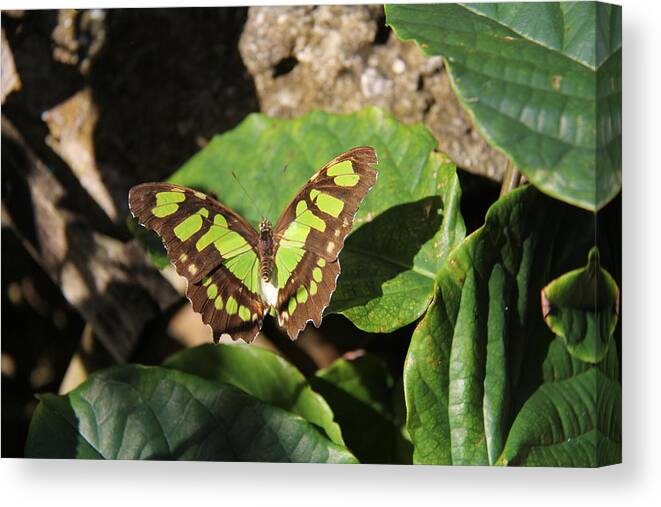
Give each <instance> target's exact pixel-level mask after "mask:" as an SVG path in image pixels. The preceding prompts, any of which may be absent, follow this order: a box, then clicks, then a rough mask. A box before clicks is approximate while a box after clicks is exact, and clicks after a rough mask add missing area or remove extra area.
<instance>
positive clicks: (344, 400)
mask: <svg viewBox="0 0 661 507" xmlns="http://www.w3.org/2000/svg"><path fill="white" fill-rule="evenodd" d="M310 382H311V384H312V386H313V388H314V389H315V391H317V392H319V393H321V394H322V395H323V396H324V398H326V400H327V401H328V403H329V404H330V406H331V407H332V409H333V412H334V413H335V416H336V418H337V421H338V422H339V423H340V426H341V427H342V433H343V434H344V436H345V440H346V443H347V446H348V447H349V449H351V451H352V452H353V453H354V454H355V455H356V457H357V458H358V459H359V460H360V462H361V463H410V462H411V444H410V442H409V441H408V440H407V439H406V437H405V436H404V435H403V433H402V429H403V428H402V424H401V423H402V422H403V421H399V420H398V419H397V414H396V410H395V403H397V402H398V401H399V397H398V396H397V394H399V393H398V392H396V391H397V390H399V391H401V390H402V385H401V384H395V383H394V381H393V378H392V375H391V374H390V372H389V371H388V368H387V366H386V364H385V362H384V361H383V360H381V359H380V358H378V357H376V356H372V355H369V354H366V355H362V356H360V357H357V358H355V359H338V360H337V361H335V362H334V363H333V364H332V365H331V366H330V367H328V368H326V369H324V370H321V371H319V372H317V373H316V375H315V376H314V377H312V378H311V379H310Z"/></svg>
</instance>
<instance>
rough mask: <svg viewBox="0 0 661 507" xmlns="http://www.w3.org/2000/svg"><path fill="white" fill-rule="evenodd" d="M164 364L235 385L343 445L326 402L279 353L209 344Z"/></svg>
mask: <svg viewBox="0 0 661 507" xmlns="http://www.w3.org/2000/svg"><path fill="white" fill-rule="evenodd" d="M163 366H167V367H169V368H175V369H177V370H181V371H185V372H187V373H192V374H194V375H198V376H200V377H203V378H206V379H209V380H216V381H219V382H226V383H228V384H232V385H233V386H236V387H238V388H240V389H241V390H243V391H245V392H247V393H248V394H250V395H251V396H254V397H255V398H257V399H259V400H262V401H263V402H265V403H269V404H271V405H274V406H276V407H280V408H282V409H284V410H287V411H288V412H293V413H294V414H298V415H300V416H301V417H303V418H304V419H305V420H307V421H309V422H311V423H313V424H316V425H317V426H319V427H320V428H322V429H323V430H324V431H325V432H326V434H327V435H328V437H329V438H330V439H331V440H332V441H333V442H335V443H336V444H339V445H344V441H343V440H342V433H341V431H340V427H339V426H338V425H337V423H335V422H334V421H333V412H332V411H331V409H330V407H329V406H328V404H327V403H326V401H325V400H324V399H323V398H322V397H321V396H319V395H318V394H317V393H315V392H314V391H313V390H312V389H311V388H310V386H309V384H308V382H307V380H305V377H304V376H303V375H302V374H301V372H299V371H298V370H297V369H296V367H294V366H293V365H291V364H290V363H289V362H287V360H285V359H284V358H283V357H280V356H279V355H278V354H274V353H273V352H270V351H268V350H264V349H260V348H259V347H253V346H250V345H246V344H245V343H234V344H219V345H212V344H208V345H202V346H200V347H195V348H191V349H185V350H182V351H181V352H178V353H176V354H174V355H172V356H170V357H169V358H168V359H166V360H165V361H164V363H163Z"/></svg>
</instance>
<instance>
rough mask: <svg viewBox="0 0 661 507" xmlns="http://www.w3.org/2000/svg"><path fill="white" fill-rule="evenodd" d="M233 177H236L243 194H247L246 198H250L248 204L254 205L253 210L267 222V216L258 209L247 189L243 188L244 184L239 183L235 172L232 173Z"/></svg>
mask: <svg viewBox="0 0 661 507" xmlns="http://www.w3.org/2000/svg"><path fill="white" fill-rule="evenodd" d="M232 176H233V177H234V179H235V180H236V182H237V183H238V184H239V186H240V187H241V190H243V193H244V194H246V197H247V198H248V202H250V204H252V207H253V209H254V210H255V211H256V212H257V214H258V215H261V217H262V220H265V219H266V216H265V215H264V213H262V211H261V210H260V209H259V208H258V207H257V204H256V201H255V199H253V198H252V197H251V196H250V194H249V193H248V191H247V190H246V188H245V187H244V186H243V184H242V183H241V181H239V178H237V177H236V174H235V173H234V171H232Z"/></svg>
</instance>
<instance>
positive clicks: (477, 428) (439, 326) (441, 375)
mask: <svg viewBox="0 0 661 507" xmlns="http://www.w3.org/2000/svg"><path fill="white" fill-rule="evenodd" d="M593 238H594V216H593V215H592V213H589V212H585V211H581V210H579V209H578V208H574V207H571V206H568V205H565V204H562V203H560V202H559V201H556V200H554V199H551V198H548V197H546V196H544V195H543V194H541V193H539V192H537V191H536V190H535V189H534V187H531V186H524V187H522V188H519V189H517V190H515V191H513V192H511V193H510V194H508V195H507V196H506V197H504V198H502V199H500V200H499V201H498V202H497V203H496V204H494V205H493V206H492V207H491V208H490V210H489V212H488V213H487V217H486V223H485V225H484V226H483V227H482V228H480V229H478V230H477V231H475V232H474V233H473V234H471V235H470V236H469V237H467V238H466V239H465V240H464V242H463V243H462V244H461V245H460V246H459V247H457V248H455V249H454V250H453V252H452V253H451V255H450V257H449V258H448V260H447V262H446V263H445V264H444V265H443V267H442V268H441V269H440V271H439V274H438V278H437V281H438V286H437V292H436V294H435V297H434V301H433V303H432V305H431V306H430V308H429V310H428V311H427V313H426V315H425V317H424V318H423V319H422V321H421V322H420V323H419V325H418V327H417V328H416V330H415V332H414V334H413V338H412V340H411V345H410V348H409V352H408V355H407V359H406V363H405V369H404V385H405V390H406V402H407V409H408V421H407V426H408V430H409V433H410V435H411V439H412V441H413V444H414V448H415V452H414V462H417V463H439V464H440V463H442V464H494V463H495V462H496V460H497V459H498V456H499V455H500V453H501V451H502V449H503V445H504V442H505V440H506V437H507V434H508V431H509V424H510V423H511V420H512V419H513V417H512V416H513V414H516V412H517V410H518V408H519V407H520V406H521V404H522V403H523V402H524V401H525V400H526V399H527V398H528V397H529V396H530V395H531V394H532V392H534V390H535V389H536V388H537V387H538V385H539V384H540V383H541V382H542V381H543V378H542V371H543V364H544V361H545V358H546V356H547V354H548V352H549V346H550V344H551V342H552V341H553V339H554V335H553V333H551V332H550V330H549V329H548V328H547V327H546V325H545V324H544V321H543V319H542V315H541V303H540V296H539V294H540V290H541V288H542V287H543V286H544V285H545V284H546V283H547V282H548V281H549V280H551V279H552V278H554V277H556V276H558V275H559V274H561V273H563V272H565V271H567V269H568V268H569V267H572V266H576V265H577V264H580V263H581V260H580V259H581V258H583V259H584V258H585V255H586V254H587V252H588V251H589V249H590V247H591V240H592V239H593Z"/></svg>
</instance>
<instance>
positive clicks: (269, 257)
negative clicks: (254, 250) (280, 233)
mask: <svg viewBox="0 0 661 507" xmlns="http://www.w3.org/2000/svg"><path fill="white" fill-rule="evenodd" d="M258 251H259V275H260V276H261V277H262V280H264V281H265V282H268V281H270V280H271V275H272V274H273V264H274V260H273V259H274V243H273V230H272V228H271V222H269V221H268V220H262V222H261V223H260V224H259V246H258Z"/></svg>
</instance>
